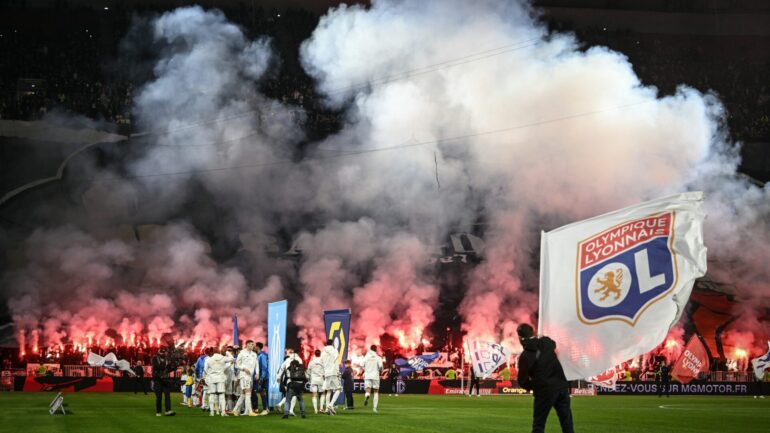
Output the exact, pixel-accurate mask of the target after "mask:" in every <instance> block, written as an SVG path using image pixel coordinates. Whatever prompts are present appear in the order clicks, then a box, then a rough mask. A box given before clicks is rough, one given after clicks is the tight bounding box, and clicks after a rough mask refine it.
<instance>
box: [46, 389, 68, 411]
mask: <svg viewBox="0 0 770 433" xmlns="http://www.w3.org/2000/svg"><path fill="white" fill-rule="evenodd" d="M59 409H61V413H62V415H67V411H65V410H64V396H63V395H61V393H58V394H56V397H54V399H53V401H52V402H51V404H50V405H49V406H48V413H49V414H51V415H53V414H55V413H56V412H58V411H59Z"/></svg>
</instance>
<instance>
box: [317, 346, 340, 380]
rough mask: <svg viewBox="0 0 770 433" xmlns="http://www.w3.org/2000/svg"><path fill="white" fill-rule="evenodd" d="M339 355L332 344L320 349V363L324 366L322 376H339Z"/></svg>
mask: <svg viewBox="0 0 770 433" xmlns="http://www.w3.org/2000/svg"><path fill="white" fill-rule="evenodd" d="M339 357H340V353H339V352H338V351H337V349H335V348H334V346H326V347H324V349H323V350H322V351H321V364H322V365H323V367H324V377H331V376H339V374H340V364H339Z"/></svg>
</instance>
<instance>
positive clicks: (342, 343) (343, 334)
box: [324, 308, 350, 404]
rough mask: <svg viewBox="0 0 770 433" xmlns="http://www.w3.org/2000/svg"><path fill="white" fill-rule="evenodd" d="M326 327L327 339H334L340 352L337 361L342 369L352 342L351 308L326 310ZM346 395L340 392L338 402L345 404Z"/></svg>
mask: <svg viewBox="0 0 770 433" xmlns="http://www.w3.org/2000/svg"><path fill="white" fill-rule="evenodd" d="M324 328H326V339H327V340H332V341H334V348H335V349H337V351H338V352H339V353H340V356H339V358H337V363H338V364H339V366H340V370H342V368H344V365H345V361H347V360H348V345H349V342H350V309H349V308H348V309H346V310H329V311H324ZM344 402H345V396H344V395H343V393H340V396H339V398H338V399H337V401H336V404H343V403H344Z"/></svg>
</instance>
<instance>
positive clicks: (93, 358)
mask: <svg viewBox="0 0 770 433" xmlns="http://www.w3.org/2000/svg"><path fill="white" fill-rule="evenodd" d="M88 365H90V366H91V367H104V368H109V369H111V370H122V371H125V372H126V373H128V374H129V375H131V376H135V374H134V372H133V371H131V365H130V364H129V363H128V361H126V360H125V359H118V357H117V356H115V354H114V353H112V352H110V353H108V354H106V355H104V356H101V355H97V354H96V353H93V352H88Z"/></svg>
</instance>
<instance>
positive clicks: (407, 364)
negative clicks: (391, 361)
mask: <svg viewBox="0 0 770 433" xmlns="http://www.w3.org/2000/svg"><path fill="white" fill-rule="evenodd" d="M440 355H441V354H440V353H438V352H436V353H430V354H427V355H416V356H413V357H411V358H409V359H404V358H399V359H397V360H396V365H397V366H398V368H399V370H400V372H401V376H407V375H408V374H409V373H411V372H413V371H423V370H425V368H426V367H428V366H429V365H430V364H431V363H432V362H433V361H435V360H437V359H438V357H439V356H440Z"/></svg>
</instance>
